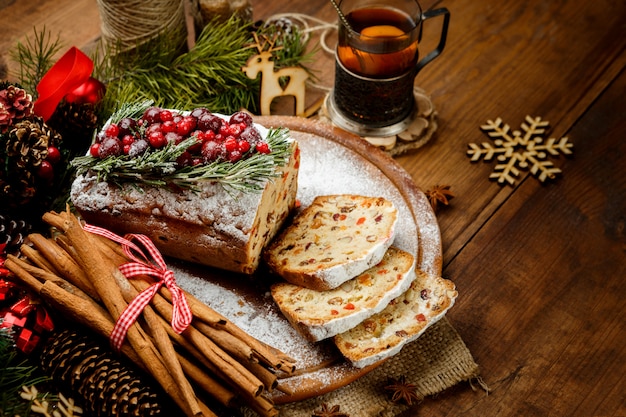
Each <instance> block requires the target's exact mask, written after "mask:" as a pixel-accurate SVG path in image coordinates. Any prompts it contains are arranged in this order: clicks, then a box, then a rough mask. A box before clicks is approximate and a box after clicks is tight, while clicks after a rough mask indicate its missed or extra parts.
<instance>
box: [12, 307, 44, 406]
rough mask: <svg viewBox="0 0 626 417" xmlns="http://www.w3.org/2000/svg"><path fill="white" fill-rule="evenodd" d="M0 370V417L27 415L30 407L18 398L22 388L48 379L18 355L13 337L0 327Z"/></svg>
mask: <svg viewBox="0 0 626 417" xmlns="http://www.w3.org/2000/svg"><path fill="white" fill-rule="evenodd" d="M1 323H2V319H0V324H1ZM0 369H1V370H2V372H0V417H4V416H6V417H9V416H10V417H13V416H15V415H17V414H20V415H22V416H26V415H28V414H29V411H30V410H29V408H30V405H29V403H28V402H24V401H23V400H22V399H21V398H20V392H21V390H22V386H24V385H35V384H40V383H42V382H45V381H47V380H48V378H46V377H45V376H42V375H41V373H40V371H39V368H38V367H37V366H35V365H33V364H30V362H29V361H28V360H27V359H24V358H22V357H20V356H19V355H18V351H17V349H16V348H15V343H14V341H13V336H12V335H11V333H10V330H9V329H7V328H6V327H0Z"/></svg>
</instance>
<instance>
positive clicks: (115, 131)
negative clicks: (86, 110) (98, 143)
mask: <svg viewBox="0 0 626 417" xmlns="http://www.w3.org/2000/svg"><path fill="white" fill-rule="evenodd" d="M104 133H105V134H106V135H107V136H112V137H114V138H116V137H117V136H118V135H119V134H120V128H119V127H117V125H116V124H115V123H111V124H110V125H107V126H106V127H105V128H104Z"/></svg>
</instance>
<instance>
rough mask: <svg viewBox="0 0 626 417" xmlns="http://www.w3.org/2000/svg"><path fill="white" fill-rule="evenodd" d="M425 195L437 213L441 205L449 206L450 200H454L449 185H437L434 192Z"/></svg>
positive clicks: (430, 191) (429, 191)
mask: <svg viewBox="0 0 626 417" xmlns="http://www.w3.org/2000/svg"><path fill="white" fill-rule="evenodd" d="M425 194H426V197H428V201H429V202H430V205H431V206H432V208H433V210H434V211H435V212H436V211H437V209H438V208H439V205H440V204H443V205H445V206H447V205H448V204H449V203H450V200H452V199H453V198H454V194H453V193H452V191H450V186H449V185H435V186H434V187H433V188H432V190H427V191H426V193H425Z"/></svg>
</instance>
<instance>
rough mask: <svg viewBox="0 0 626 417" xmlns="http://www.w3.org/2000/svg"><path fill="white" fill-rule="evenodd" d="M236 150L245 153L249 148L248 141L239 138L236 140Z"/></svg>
mask: <svg viewBox="0 0 626 417" xmlns="http://www.w3.org/2000/svg"><path fill="white" fill-rule="evenodd" d="M237 150H238V151H239V152H241V153H246V152H248V151H249V150H250V142H248V141H246V140H240V141H238V142H237Z"/></svg>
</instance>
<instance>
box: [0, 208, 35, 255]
mask: <svg viewBox="0 0 626 417" xmlns="http://www.w3.org/2000/svg"><path fill="white" fill-rule="evenodd" d="M31 230H32V225H31V224H30V223H28V222H26V221H25V220H21V219H19V220H14V219H12V218H9V216H5V215H3V214H0V245H1V244H3V243H5V244H6V245H7V246H6V247H5V252H6V253H10V254H13V255H16V256H17V255H19V252H20V246H22V243H24V240H25V239H26V236H28V234H29V233H30V231H31Z"/></svg>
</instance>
